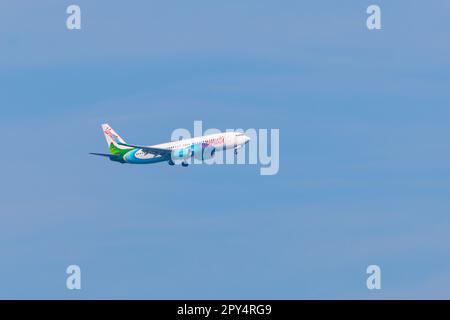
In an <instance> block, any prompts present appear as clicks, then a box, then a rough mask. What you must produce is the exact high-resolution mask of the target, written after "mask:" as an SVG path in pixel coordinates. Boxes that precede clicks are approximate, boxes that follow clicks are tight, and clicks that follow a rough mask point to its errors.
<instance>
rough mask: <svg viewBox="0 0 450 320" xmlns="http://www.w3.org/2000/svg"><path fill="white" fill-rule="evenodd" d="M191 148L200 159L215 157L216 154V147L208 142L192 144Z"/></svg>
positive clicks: (195, 156)
mask: <svg viewBox="0 0 450 320" xmlns="http://www.w3.org/2000/svg"><path fill="white" fill-rule="evenodd" d="M191 149H192V152H193V154H194V158H196V159H198V160H206V159H211V158H212V157H214V154H215V153H216V148H214V147H213V146H212V145H209V144H207V143H202V144H194V145H192V148H191Z"/></svg>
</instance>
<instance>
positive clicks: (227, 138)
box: [130, 132, 250, 162]
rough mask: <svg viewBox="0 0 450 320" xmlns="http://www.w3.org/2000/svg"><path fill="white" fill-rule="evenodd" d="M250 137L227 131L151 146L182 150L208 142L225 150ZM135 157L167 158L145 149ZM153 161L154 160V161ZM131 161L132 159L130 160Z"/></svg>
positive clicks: (145, 158) (244, 142)
mask: <svg viewBox="0 0 450 320" xmlns="http://www.w3.org/2000/svg"><path fill="white" fill-rule="evenodd" d="M249 140H250V138H249V137H248V136H246V135H245V134H243V133H241V132H225V133H216V134H210V135H205V136H201V137H194V138H191V139H185V140H179V141H172V142H167V143H161V144H156V145H152V146H149V147H152V148H160V149H170V150H172V151H173V152H176V151H177V150H182V149H186V148H190V147H191V146H192V145H202V144H203V145H204V144H207V145H208V146H209V147H211V148H214V149H215V150H217V151H220V150H225V149H233V148H234V149H239V148H241V147H242V146H244V145H245V144H246V143H247V142H248V141H249ZM134 157H135V158H136V160H138V161H139V160H144V161H145V160H153V161H154V162H158V161H165V160H167V159H166V158H164V157H162V156H160V155H154V154H151V153H147V152H145V151H144V150H142V149H140V150H137V151H136V152H135V153H134ZM153 161H152V162H153ZM130 162H131V161H130Z"/></svg>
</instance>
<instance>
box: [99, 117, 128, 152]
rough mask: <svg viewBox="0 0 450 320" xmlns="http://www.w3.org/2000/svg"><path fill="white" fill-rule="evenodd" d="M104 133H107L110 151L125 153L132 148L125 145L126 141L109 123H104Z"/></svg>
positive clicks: (106, 137)
mask: <svg viewBox="0 0 450 320" xmlns="http://www.w3.org/2000/svg"><path fill="white" fill-rule="evenodd" d="M102 129H103V134H104V135H105V139H106V142H107V143H108V146H109V151H110V152H111V153H112V154H123V153H124V152H128V151H129V150H130V149H131V148H130V147H126V146H123V145H121V144H125V141H124V140H123V139H122V138H121V137H120V136H119V135H118V134H117V132H115V131H114V129H113V128H111V126H110V125H109V124H107V123H104V124H102Z"/></svg>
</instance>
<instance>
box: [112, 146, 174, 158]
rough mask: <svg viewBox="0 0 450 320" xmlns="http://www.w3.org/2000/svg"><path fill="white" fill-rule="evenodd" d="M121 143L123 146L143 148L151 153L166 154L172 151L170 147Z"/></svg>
mask: <svg viewBox="0 0 450 320" xmlns="http://www.w3.org/2000/svg"><path fill="white" fill-rule="evenodd" d="M119 144H120V145H121V146H125V147H131V148H137V149H141V150H142V151H144V152H145V153H151V154H154V155H159V156H165V155H168V154H170V153H171V152H172V150H170V149H163V148H153V147H143V146H136V145H133V144H127V143H119Z"/></svg>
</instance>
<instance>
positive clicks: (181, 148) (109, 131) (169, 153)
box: [90, 123, 250, 167]
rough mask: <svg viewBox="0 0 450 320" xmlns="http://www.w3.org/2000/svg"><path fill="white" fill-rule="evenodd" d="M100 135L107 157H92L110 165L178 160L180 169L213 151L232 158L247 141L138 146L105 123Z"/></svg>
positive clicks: (238, 136) (208, 139)
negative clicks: (229, 151) (104, 159)
mask: <svg viewBox="0 0 450 320" xmlns="http://www.w3.org/2000/svg"><path fill="white" fill-rule="evenodd" d="M102 129H103V134H104V135H105V138H106V142H107V143H108V146H109V151H110V153H94V152H91V153H90V154H92V155H96V156H102V157H107V158H109V160H111V161H115V162H119V163H122V164H123V163H131V164H148V163H157V162H163V161H167V162H168V163H169V165H171V166H173V165H175V160H179V161H180V162H181V165H182V166H183V167H187V166H188V165H189V164H188V163H187V160H188V159H190V158H191V157H195V158H196V159H199V160H205V159H211V158H212V157H214V154H215V152H216V151H222V150H226V149H234V152H235V154H236V153H237V151H238V149H240V148H242V147H243V146H244V145H245V144H247V143H248V142H249V141H250V138H249V137H248V136H246V135H245V134H244V133H241V132H236V131H234V132H225V133H216V134H210V135H206V136H201V137H194V138H191V139H185V140H179V141H172V142H166V143H161V144H156V145H152V146H139V145H133V144H128V143H126V142H125V141H124V140H123V139H122V138H121V137H120V136H119V135H118V134H117V133H116V132H115V131H114V130H113V128H111V126H110V125H109V124H107V123H104V124H102Z"/></svg>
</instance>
